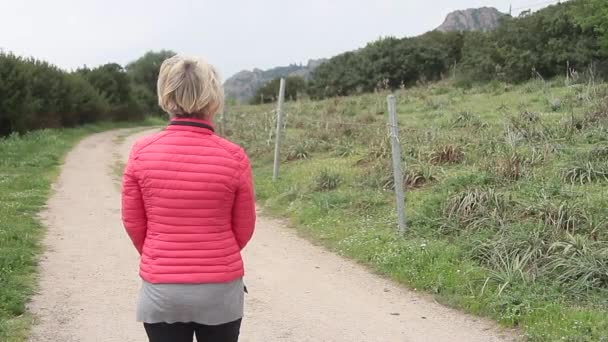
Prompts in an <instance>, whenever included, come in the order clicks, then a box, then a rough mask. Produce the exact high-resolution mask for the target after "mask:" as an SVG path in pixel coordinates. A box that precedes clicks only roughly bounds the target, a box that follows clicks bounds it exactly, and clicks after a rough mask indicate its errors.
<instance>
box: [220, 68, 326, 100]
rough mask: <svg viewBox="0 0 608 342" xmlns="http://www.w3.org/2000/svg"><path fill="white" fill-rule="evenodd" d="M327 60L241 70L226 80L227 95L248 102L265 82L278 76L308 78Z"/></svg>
mask: <svg viewBox="0 0 608 342" xmlns="http://www.w3.org/2000/svg"><path fill="white" fill-rule="evenodd" d="M325 61H326V60H325V59H311V60H309V61H308V63H307V64H306V65H296V64H292V65H289V66H283V67H276V68H272V69H268V70H261V69H257V68H256V69H253V71H250V70H243V71H240V72H238V73H236V74H235V75H234V76H232V77H230V78H228V79H227V80H226V81H225V82H224V90H225V92H226V97H227V98H233V99H236V100H237V101H238V102H240V103H243V102H246V101H248V100H249V99H250V98H251V97H252V96H253V94H254V93H255V91H256V90H257V89H258V88H259V87H260V86H262V85H263V84H264V83H266V82H268V81H271V80H273V79H275V78H277V77H289V76H300V77H304V78H306V79H307V78H309V76H310V74H311V73H312V71H313V70H314V69H315V68H317V67H318V66H319V65H321V64H322V63H323V62H325Z"/></svg>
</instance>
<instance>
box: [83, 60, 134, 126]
mask: <svg viewBox="0 0 608 342" xmlns="http://www.w3.org/2000/svg"><path fill="white" fill-rule="evenodd" d="M78 73H80V74H81V75H83V77H84V78H85V79H86V80H87V81H88V82H89V83H90V84H91V85H92V86H93V87H95V88H96V89H97V91H99V93H100V94H101V95H102V96H103V97H104V98H105V99H106V100H107V101H108V103H109V105H110V112H111V117H112V119H114V120H137V119H141V118H143V116H144V114H145V113H144V111H145V108H142V107H141V106H140V105H139V103H138V101H137V99H136V98H135V90H134V85H133V83H132V81H131V79H130V77H129V76H128V75H127V73H126V71H125V69H124V68H123V67H122V66H120V65H118V64H116V63H109V64H104V65H102V66H99V67H97V68H95V69H92V70H90V69H87V68H83V69H80V70H78Z"/></svg>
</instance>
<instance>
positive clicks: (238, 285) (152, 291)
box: [137, 279, 244, 325]
mask: <svg viewBox="0 0 608 342" xmlns="http://www.w3.org/2000/svg"><path fill="white" fill-rule="evenodd" d="M243 302H244V291H243V279H238V280H235V281H233V282H230V283H220V284H152V283H149V282H147V281H143V283H142V286H141V291H140V293H139V303H138V305H137V321H138V322H144V323H176V322H182V323H189V322H194V323H199V324H205V325H220V324H224V323H228V322H233V321H236V320H238V319H241V318H243V306H244V304H243Z"/></svg>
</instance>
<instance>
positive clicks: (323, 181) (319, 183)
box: [314, 169, 342, 191]
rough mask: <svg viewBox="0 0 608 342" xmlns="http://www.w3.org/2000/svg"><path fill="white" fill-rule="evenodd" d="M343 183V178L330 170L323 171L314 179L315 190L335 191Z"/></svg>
mask: <svg viewBox="0 0 608 342" xmlns="http://www.w3.org/2000/svg"><path fill="white" fill-rule="evenodd" d="M341 182H342V176H341V175H340V174H339V173H337V172H335V171H332V170H329V169H323V170H321V172H320V173H319V174H318V175H317V176H316V177H315V179H314V184H315V190H317V191H330V190H335V189H336V188H338V186H339V185H340V183H341Z"/></svg>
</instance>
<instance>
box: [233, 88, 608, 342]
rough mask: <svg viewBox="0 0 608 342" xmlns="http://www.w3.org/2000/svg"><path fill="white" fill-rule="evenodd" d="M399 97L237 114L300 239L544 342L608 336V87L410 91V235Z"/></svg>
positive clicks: (239, 129)
mask: <svg viewBox="0 0 608 342" xmlns="http://www.w3.org/2000/svg"><path fill="white" fill-rule="evenodd" d="M387 95H388V92H380V93H375V94H367V95H361V96H353V97H342V98H332V99H327V100H324V101H319V102H314V101H307V100H300V101H298V102H288V103H287V104H286V109H285V112H286V113H287V123H286V127H287V128H286V135H285V139H284V141H285V143H284V145H283V146H284V148H283V150H282V164H281V177H280V180H279V181H278V182H277V183H273V182H272V150H273V147H274V145H273V142H272V138H273V137H272V134H273V133H272V132H273V130H274V127H273V126H274V121H273V120H274V119H273V117H274V114H273V110H274V107H273V106H272V105H263V106H233V107H231V108H228V109H227V112H228V132H229V135H230V137H231V138H232V139H233V140H235V141H236V142H238V143H241V144H243V145H244V146H245V147H246V149H247V151H248V153H249V154H250V156H251V159H252V160H253V163H254V173H255V179H256V192H257V196H258V199H259V200H261V201H263V202H264V203H265V205H266V207H267V208H268V209H269V210H270V211H271V212H272V213H274V214H276V215H280V216H288V217H289V218H291V219H292V221H293V222H294V225H295V226H296V227H297V229H298V230H299V231H300V232H301V233H302V234H303V235H304V236H307V237H309V238H310V239H312V240H313V241H317V242H318V243H321V244H323V245H324V246H327V247H328V248H329V249H331V250H334V251H336V252H337V253H340V254H341V255H344V256H347V257H350V258H353V259H355V260H357V261H359V262H361V263H363V264H365V265H368V266H369V267H371V268H372V269H374V270H375V271H377V272H379V273H381V274H383V275H386V276H389V277H390V278H393V279H395V280H397V281H400V282H402V283H404V284H406V285H407V286H409V287H410V288H414V289H417V290H422V291H426V292H429V293H432V294H434V295H435V296H436V298H437V300H438V301H440V302H442V303H445V304H448V305H451V306H454V307H457V308H461V309H463V310H465V311H467V312H471V313H474V314H478V315H483V316H488V317H491V318H493V319H495V320H497V321H499V322H500V323H501V324H503V325H504V326H507V327H516V328H518V329H520V331H521V332H522V333H523V334H524V335H525V336H526V337H528V338H529V339H530V340H533V341H556V340H564V341H605V340H608V313H607V309H608V296H607V294H608V293H607V290H608V242H607V240H608V229H607V226H608V221H607V218H608V198H607V196H606V190H607V188H606V185H607V184H608V135H607V133H608V98H607V95H608V85H606V84H595V83H593V82H592V81H590V82H587V81H585V82H580V83H578V84H569V85H567V86H566V82H565V80H564V79H556V80H553V81H543V80H535V81H531V82H528V83H525V84H522V85H518V86H512V85H508V84H503V83H500V82H492V83H490V84H488V85H485V86H481V87H474V88H471V89H463V88H458V87H455V86H453V85H452V84H450V83H439V84H433V85H429V86H419V87H416V88H412V89H406V90H401V91H398V92H396V93H395V95H396V96H397V101H398V114H399V125H400V140H401V145H402V150H403V163H404V165H405V170H406V172H405V177H404V181H405V184H407V215H408V224H409V231H408V232H407V234H406V235H405V236H403V237H401V236H399V235H398V234H396V213H395V210H394V195H393V188H392V172H391V168H390V165H391V164H390V144H389V141H388V138H387V128H386V125H385V122H386V96H387Z"/></svg>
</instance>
